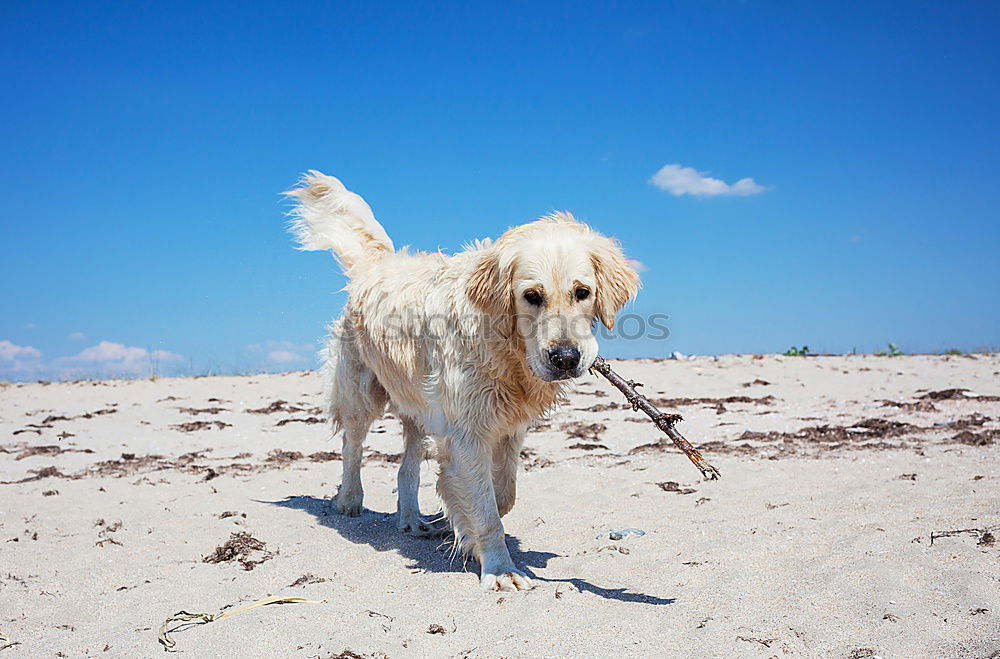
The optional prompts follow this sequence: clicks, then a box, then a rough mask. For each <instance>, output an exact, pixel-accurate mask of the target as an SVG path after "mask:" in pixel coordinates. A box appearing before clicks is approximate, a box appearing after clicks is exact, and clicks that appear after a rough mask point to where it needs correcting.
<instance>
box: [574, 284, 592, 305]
mask: <svg viewBox="0 0 1000 659" xmlns="http://www.w3.org/2000/svg"><path fill="white" fill-rule="evenodd" d="M573 294H574V295H575V296H576V299H577V300H580V301H581V302H582V301H583V300H586V299H587V298H588V297H590V289H589V288H584V287H583V286H581V287H580V288H578V289H576V290H575V291H573Z"/></svg>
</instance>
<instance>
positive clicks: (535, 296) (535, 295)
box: [524, 289, 542, 307]
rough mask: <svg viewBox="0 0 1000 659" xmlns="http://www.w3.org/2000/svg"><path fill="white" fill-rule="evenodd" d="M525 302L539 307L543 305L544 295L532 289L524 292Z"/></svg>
mask: <svg viewBox="0 0 1000 659" xmlns="http://www.w3.org/2000/svg"><path fill="white" fill-rule="evenodd" d="M524 301H525V302H527V303H528V304H532V305H534V306H536V307H537V306H539V305H540V304H541V303H542V295H541V293H539V292H538V291H536V290H534V289H530V290H527V291H525V292H524Z"/></svg>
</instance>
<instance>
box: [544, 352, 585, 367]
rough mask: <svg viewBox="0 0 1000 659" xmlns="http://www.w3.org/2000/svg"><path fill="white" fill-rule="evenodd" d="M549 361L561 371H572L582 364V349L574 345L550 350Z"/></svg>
mask: <svg viewBox="0 0 1000 659" xmlns="http://www.w3.org/2000/svg"><path fill="white" fill-rule="evenodd" d="M549 361H550V362H552V365H553V366H555V367H556V368H558V369H559V370H560V371H571V370H573V369H574V368H576V367H577V366H579V365H580V351H579V350H577V349H576V348H574V347H572V346H559V347H558V348H552V350H549Z"/></svg>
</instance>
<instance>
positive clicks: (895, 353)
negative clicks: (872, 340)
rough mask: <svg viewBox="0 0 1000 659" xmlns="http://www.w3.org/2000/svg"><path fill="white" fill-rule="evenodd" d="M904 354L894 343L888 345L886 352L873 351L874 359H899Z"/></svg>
mask: <svg viewBox="0 0 1000 659" xmlns="http://www.w3.org/2000/svg"><path fill="white" fill-rule="evenodd" d="M905 354H906V353H905V352H903V351H902V350H900V349H899V346H898V345H896V344H895V343H890V344H889V349H888V350H876V351H875V356H876V357H900V356H902V355H905Z"/></svg>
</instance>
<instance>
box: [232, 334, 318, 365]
mask: <svg viewBox="0 0 1000 659" xmlns="http://www.w3.org/2000/svg"><path fill="white" fill-rule="evenodd" d="M247 350H249V351H250V352H254V353H264V358H265V359H266V360H267V361H268V362H270V363H272V364H278V365H287V364H296V363H298V364H302V363H305V362H308V361H309V360H310V359H312V358H313V356H314V355H315V354H316V345H315V344H313V343H293V342H292V341H275V340H268V341H265V342H264V343H251V344H250V345H248V346H247Z"/></svg>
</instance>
